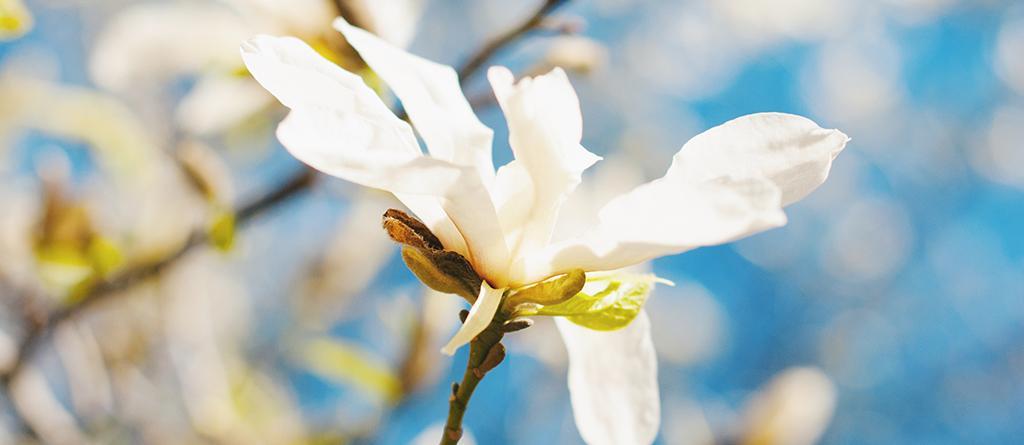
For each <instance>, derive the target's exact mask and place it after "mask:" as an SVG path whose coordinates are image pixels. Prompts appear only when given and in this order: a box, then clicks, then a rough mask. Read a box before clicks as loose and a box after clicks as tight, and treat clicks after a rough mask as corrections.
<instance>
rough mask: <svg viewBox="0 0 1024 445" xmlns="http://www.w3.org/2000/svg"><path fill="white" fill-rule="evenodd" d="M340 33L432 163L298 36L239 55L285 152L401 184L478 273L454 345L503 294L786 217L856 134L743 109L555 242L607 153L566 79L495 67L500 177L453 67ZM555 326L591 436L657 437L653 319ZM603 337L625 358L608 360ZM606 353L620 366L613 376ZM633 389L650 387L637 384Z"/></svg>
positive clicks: (367, 179)
mask: <svg viewBox="0 0 1024 445" xmlns="http://www.w3.org/2000/svg"><path fill="white" fill-rule="evenodd" d="M335 25H336V26H337V28H338V29H339V30H340V31H341V32H342V33H343V34H344V35H345V37H346V39H347V40H348V42H349V43H350V44H352V45H353V46H354V47H355V49H356V50H357V51H359V53H360V55H361V56H362V58H363V59H364V60H365V61H366V62H367V64H368V65H369V66H370V67H371V68H373V69H374V71H375V72H376V74H377V75H378V76H380V77H381V78H382V79H383V80H384V81H385V82H387V83H388V84H389V86H390V87H391V88H392V90H394V92H395V94H396V95H397V96H398V97H399V98H400V99H401V100H402V104H403V105H404V107H405V109H406V111H407V112H408V114H409V118H410V119H411V121H412V122H413V123H414V124H416V130H417V131H418V133H419V135H420V136H421V137H422V139H423V140H424V142H425V143H426V145H427V147H428V149H429V151H430V155H429V156H428V155H425V154H423V152H422V150H421V148H420V146H419V143H418V141H417V138H416V136H415V135H414V133H413V131H412V128H411V127H410V126H409V125H408V124H407V123H406V122H404V121H402V120H400V119H398V118H397V117H396V116H395V115H394V114H392V113H391V111H390V110H389V109H388V108H387V106H386V105H384V104H383V103H382V102H381V100H380V99H379V98H378V96H377V95H376V94H375V93H374V92H373V91H372V90H371V89H370V88H368V87H367V86H366V85H365V84H364V83H363V81H362V79H361V78H360V77H358V76H357V75H355V74H352V73H350V72H347V71H345V70H343V69H340V68H339V67H337V66H336V65H333V64H332V63H330V62H329V61H328V60H326V59H324V58H323V57H322V56H320V55H318V54H317V53H316V51H315V50H314V49H313V48H311V47H310V46H309V45H307V44H305V43H303V42H302V41H301V40H298V39H295V38H279V37H270V36H257V37H254V38H252V39H250V40H248V41H247V42H245V43H244V44H243V45H242V56H243V59H244V60H245V62H246V66H247V67H248V68H249V71H250V72H251V73H252V74H253V76H254V77H255V78H256V79H257V80H258V81H259V82H260V83H261V84H262V85H263V86H264V87H265V88H267V89H268V90H269V91H270V92H271V93H272V94H274V95H275V96H276V97H277V98H278V99H279V100H280V101H281V102H282V103H283V104H284V105H285V106H287V107H288V108H290V109H291V112H290V114H289V115H288V117H287V118H285V120H284V121H283V122H282V123H281V125H280V126H279V128H278V132H277V135H278V138H279V139H280V140H281V142H282V143H283V144H284V146H285V147H286V148H288V150H289V151H290V152H291V153H292V154H293V155H294V156H296V157H297V158H298V159H299V160H301V161H303V162H305V163H307V164H309V165H311V166H313V167H315V168H317V169H319V170H321V171H324V172H326V173H328V174H331V175H334V176H338V177H341V178H344V179H347V180H349V181H352V182H355V183H358V184H361V185H364V186H368V187H373V188H378V189H382V190H386V191H389V192H391V193H393V194H395V196H396V197H397V198H398V199H399V200H401V201H402V202H403V203H404V204H405V205H406V206H407V207H409V208H410V209H411V210H412V211H413V212H414V213H416V214H417V216H419V217H420V218H421V219H422V220H423V221H424V222H425V223H426V224H427V225H428V226H429V228H430V229H431V231H432V232H433V233H434V234H436V236H437V237H438V238H439V239H440V241H441V244H442V245H443V246H444V248H446V249H448V250H451V251H454V252H457V253H459V254H461V255H462V256H463V257H465V258H467V259H468V260H469V261H470V262H471V263H472V265H473V268H474V270H475V271H476V272H477V273H478V274H480V275H481V277H482V278H483V279H484V281H483V283H482V285H481V289H480V292H479V296H478V297H477V299H476V301H475V302H474V304H473V307H472V308H471V309H470V311H469V315H468V317H467V319H466V320H465V323H464V324H463V326H462V327H461V329H460V330H459V332H457V333H456V335H455V336H454V337H453V338H452V340H451V341H450V342H449V343H448V345H446V346H445V348H444V352H446V353H448V354H452V353H454V351H455V349H456V348H457V347H459V346H461V345H463V344H466V343H468V342H469V341H470V340H471V339H472V338H473V337H475V336H476V335H477V334H479V333H480V332H481V331H483V330H484V329H485V328H486V326H487V325H488V324H489V323H490V322H491V320H492V318H493V317H494V314H495V313H496V311H497V310H498V306H499V304H500V303H501V301H502V296H503V294H504V293H505V290H507V289H510V288H518V287H521V286H524V285H528V284H531V283H535V282H537V281H539V280H543V279H546V278H548V277H552V276H555V275H559V274H564V273H567V272H569V271H572V270H579V269H583V270H585V271H608V270H614V269H619V268H623V267H627V266H630V265H633V264H637V263H641V262H644V261H647V260H649V259H652V258H655V257H658V256H663V255H667V254H673V253H679V252H683V251H687V250H690V249H693V248H697V247H700V246H705V245H713V244H719V243H723V242H728V241H732V240H734V239H737V238H741V237H743V236H746V235H749V234H752V233H756V232H759V231H762V230H766V229H769V228H773V227H778V226H780V225H783V224H785V214H784V213H783V212H782V207H783V206H785V205H789V204H791V203H793V202H795V201H798V200H800V199H802V198H803V197H805V196H806V195H807V194H808V193H810V192H811V191H813V190H814V189H815V188H816V187H817V186H818V185H820V184H821V183H822V182H823V181H824V180H825V178H826V176H827V174H828V170H829V168H830V167H831V163H832V160H833V159H834V158H835V156H837V155H838V153H839V152H840V151H841V150H842V149H843V148H844V147H845V145H846V142H847V141H848V140H849V138H847V137H846V135H844V134H843V133H841V132H839V131H837V130H825V129H822V128H820V127H818V126H817V125H816V124H814V123H813V122H812V121H810V120H808V119H806V118H802V117H799V116H793V115H787V114H778V113H763V114H755V115H750V116H745V117H741V118H739V119H736V120H733V121H730V122H727V123H725V124H723V125H721V126H718V127H715V128H713V129H711V130H708V131H706V132H704V133H702V134H701V135H698V136H697V137H695V138H693V139H691V140H690V142H688V143H687V144H686V145H685V146H684V147H683V149H682V150H680V152H679V153H678V154H677V155H676V156H675V157H674V158H673V162H672V165H671V167H670V168H669V169H668V172H667V173H666V175H665V176H664V177H663V178H661V179H658V180H655V181H652V182H649V183H647V184H643V185H641V186H639V187H637V188H635V189H633V190H632V191H629V192H627V193H624V194H622V195H620V196H618V197H616V198H614V199H612V200H611V201H610V202H608V203H606V204H605V205H604V206H603V208H602V209H601V211H600V212H599V215H598V218H597V224H596V225H594V226H591V227H589V228H586V229H581V230H578V231H577V233H574V234H573V236H570V237H568V238H566V239H563V240H555V239H552V232H553V230H554V228H555V227H557V225H558V224H557V223H558V221H559V210H560V209H561V207H562V204H563V203H564V202H565V201H566V199H567V197H568V196H570V195H571V194H572V192H573V191H574V190H575V189H576V187H577V186H578V185H579V184H580V182H581V176H582V174H583V171H584V170H586V169H587V168H589V167H590V166H591V165H593V164H594V163H595V162H597V161H598V160H600V158H599V157H597V156H596V155H594V154H593V153H590V152H589V151H587V150H586V149H585V148H584V147H583V146H581V145H580V139H581V133H582V118H581V116H580V110H579V103H578V99H577V97H576V94H575V91H574V90H573V89H572V87H571V85H570V84H569V82H568V78H567V76H566V75H565V72H564V71H562V70H560V69H555V70H553V71H552V72H551V73H548V74H544V75H541V76H537V77H532V78H525V79H523V80H521V81H519V82H515V81H514V79H513V76H512V73H511V72H510V71H509V70H508V69H506V68H503V67H495V68H492V69H491V70H490V72H489V79H490V81H491V84H492V86H493V88H494V91H495V95H496V96H497V98H498V102H499V104H500V105H501V108H502V110H503V111H504V114H505V117H506V120H507V121H508V125H509V131H510V144H511V146H512V149H513V152H514V154H515V156H516V159H515V160H514V161H512V162H511V163H509V164H507V165H506V166H504V167H502V168H500V169H498V170H497V171H495V170H494V167H493V161H492V159H491V139H492V131H491V130H490V129H488V128H487V127H485V126H483V124H482V123H481V122H480V121H479V120H478V119H477V117H476V116H475V115H474V114H473V111H472V110H471V109H470V107H469V104H468V103H467V101H466V99H465V97H463V95H462V91H461V88H460V87H459V84H458V81H457V77H456V74H455V72H454V70H453V69H451V68H450V67H447V66H443V65H438V64H435V63H432V62H429V61H427V60H425V59H422V58H419V57H416V56H414V55H411V54H408V53H406V52H404V51H402V50H401V49H399V48H397V47H394V46H392V45H389V44H387V43H386V42H384V41H383V40H380V39H379V38H377V37H375V36H373V35H372V34H370V33H368V32H366V31H363V30H361V29H359V28H356V27H353V26H351V25H350V24H348V23H347V22H346V21H344V19H339V20H338V21H337V22H336V24H335ZM343 135H344V136H343ZM342 140H344V141H345V142H344V143H341V142H340V141H342ZM558 322H559V329H560V331H561V332H562V335H563V336H564V337H565V338H566V344H567V346H568V349H569V357H570V370H569V386H570V390H571V392H572V394H573V406H574V412H575V413H576V422H577V425H578V426H579V428H580V431H581V434H582V435H583V437H584V438H585V440H587V442H589V443H591V444H604V443H634V442H636V443H646V442H650V441H652V440H653V439H654V437H655V435H656V433H657V427H658V421H659V419H658V418H659V404H658V393H657V386H656V367H655V366H654V365H653V364H654V349H653V344H652V342H651V340H650V333H649V326H648V322H647V317H646V316H645V315H644V314H643V313H641V314H640V316H639V317H638V319H637V321H634V322H633V323H632V324H630V325H629V326H628V327H626V328H624V329H622V330H620V331H617V332H611V333H608V332H590V331H588V330H586V329H585V328H582V327H580V326H577V325H573V324H571V323H569V322H567V321H565V320H561V319H559V320H558ZM608 345H614V347H612V349H614V350H616V351H622V352H623V355H621V356H620V355H616V354H607V353H606V352H607V349H608V348H609V346H608ZM608 360H614V361H615V363H629V364H630V365H629V366H625V367H623V366H619V367H618V369H619V370H620V372H616V373H609V372H608V370H609V369H612V368H614V367H613V366H612V365H611V362H608ZM609 378H611V379H613V380H614V383H609V382H608V379H609ZM635 382H643V384H641V385H638V386H636V387H632V388H630V385H632V384H634V383H635ZM624 385H625V386H624ZM622 388H629V389H628V390H622Z"/></svg>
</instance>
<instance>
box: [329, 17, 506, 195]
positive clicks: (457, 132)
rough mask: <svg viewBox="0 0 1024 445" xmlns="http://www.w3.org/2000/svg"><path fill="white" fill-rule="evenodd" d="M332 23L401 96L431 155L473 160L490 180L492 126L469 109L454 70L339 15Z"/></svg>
mask: <svg viewBox="0 0 1024 445" xmlns="http://www.w3.org/2000/svg"><path fill="white" fill-rule="evenodd" d="M334 27H335V28H336V29H338V30H339V31H341V32H342V33H343V34H344V35H345V38H346V39H347V40H348V42H349V43H350V44H351V45H352V46H353V47H355V48H356V50H357V51H359V55H360V56H362V58H363V60H365V61H366V63H367V64H368V65H370V68H373V71H374V72H376V73H377V75H379V76H380V77H381V78H382V79H384V81H385V82H387V84H388V86H390V87H391V89H392V90H394V92H395V94H396V95H397V96H398V98H399V99H401V101H402V105H403V106H404V107H405V111H406V112H408V113H409V118H410V119H411V120H412V122H413V124H414V125H415V126H416V130H417V131H418V132H419V133H420V135H421V136H423V140H424V142H426V144H427V148H428V149H429V150H430V154H431V156H433V157H435V158H438V159H443V160H446V161H451V162H454V163H456V164H459V165H468V166H474V167H476V168H477V169H478V170H479V171H480V177H481V178H482V179H483V181H484V183H485V184H489V183H490V182H491V180H492V178H493V177H494V163H493V161H492V160H491V139H492V136H493V132H492V131H491V129H490V128H487V127H486V126H484V124H482V123H481V122H480V120H479V119H477V117H476V115H475V114H473V110H472V108H470V106H469V102H467V101H466V97H465V96H463V94H462V88H461V87H460V86H459V80H458V76H457V75H456V74H455V70H453V69H452V68H451V67H449V66H445V65H440V64H437V63H434V62H431V61H429V60H426V59H423V58H421V57H418V56H415V55H412V54H409V53H407V52H405V51H404V50H402V49H400V48H397V47H395V46H392V45H391V44H389V43H387V42H385V41H383V40H381V39H380V38H378V37H376V36H374V35H373V34H370V33H368V32H366V31H363V30H362V29H359V28H356V27H354V26H352V25H349V24H348V22H346V21H345V19H343V18H341V17H339V18H338V19H337V20H335V22H334Z"/></svg>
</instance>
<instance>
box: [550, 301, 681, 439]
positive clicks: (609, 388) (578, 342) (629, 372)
mask: <svg viewBox="0 0 1024 445" xmlns="http://www.w3.org/2000/svg"><path fill="white" fill-rule="evenodd" d="M555 321H556V323H557V325H558V330H559V332H561V333H562V339H563V340H564V341H565V347H566V349H567V350H568V352H569V393H570V395H571V398H572V411H573V416H574V417H575V418H576V427H577V428H578V429H579V431H580V435H581V436H583V440H585V441H586V442H587V443H588V444H589V445H618V444H630V445H642V444H650V443H651V442H654V438H655V437H656V436H657V435H658V425H659V422H660V417H661V414H660V411H661V408H660V400H659V396H658V362H657V356H656V355H655V352H654V343H653V342H652V341H651V327H650V321H649V320H648V318H647V314H646V313H644V312H641V313H640V315H639V316H637V318H636V320H634V321H633V322H632V323H630V324H629V326H626V327H625V328H622V329H619V330H617V331H610V332H603V331H594V330H590V329H587V328H584V327H581V326H578V325H575V324H573V323H572V322H570V321H568V320H565V319H563V318H557V319H556V320H555Z"/></svg>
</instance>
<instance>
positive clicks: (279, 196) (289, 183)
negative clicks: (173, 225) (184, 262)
mask: <svg viewBox="0 0 1024 445" xmlns="http://www.w3.org/2000/svg"><path fill="white" fill-rule="evenodd" d="M315 177H316V176H315V173H314V172H313V170H310V169H308V168H303V169H302V170H301V171H299V172H296V173H293V174H292V175H291V176H290V177H289V178H288V179H286V180H285V181H283V182H282V183H281V184H279V185H278V186H276V187H274V188H273V189H272V190H271V191H270V192H268V193H267V194H265V195H261V196H259V197H257V198H256V199H253V200H252V201H250V202H248V203H246V204H244V205H242V206H240V207H239V208H238V210H237V211H236V213H235V221H236V224H237V225H239V226H242V225H245V224H247V223H249V222H250V221H251V220H252V219H253V218H255V217H257V216H259V215H260V214H262V213H264V212H266V211H268V210H270V209H272V208H274V207H276V206H277V205H278V204H280V203H283V202H285V201H287V200H288V199H289V198H291V197H294V196H296V195H298V194H299V192H301V191H303V190H305V189H306V188H308V187H309V185H310V184H311V183H312V182H313V180H314V178H315ZM208 242H209V235H208V234H207V232H206V230H196V231H194V232H193V233H192V234H191V235H190V236H189V238H188V240H186V241H185V243H184V244H182V245H181V246H180V247H178V248H177V249H176V250H174V251H173V252H171V253H169V254H167V255H166V256H164V257H161V258H158V259H156V260H153V261H149V262H145V263H142V264H139V265H137V266H134V267H132V268H130V269H126V270H124V271H122V272H120V273H118V274H115V275H114V276H112V277H110V278H108V279H105V280H103V281H100V282H99V283H97V284H96V285H94V286H93V287H92V288H90V290H89V292H87V293H86V294H85V295H84V296H83V297H82V298H81V299H80V300H79V302H78V303H77V304H74V305H71V306H67V307H63V308H61V309H58V310H56V311H54V312H52V313H51V314H50V316H49V317H47V318H46V319H45V320H43V321H42V322H41V323H37V324H32V326H31V327H30V328H29V330H28V332H27V333H26V334H25V335H24V336H23V337H22V341H21V343H20V344H19V346H18V354H17V355H16V357H17V359H16V360H15V361H14V363H12V365H11V367H9V368H8V369H6V370H4V371H3V372H2V373H0V385H3V386H8V385H10V382H11V380H12V379H13V378H14V376H16V375H17V374H18V372H19V371H21V368H22V367H24V365H25V362H26V361H27V360H28V359H29V358H30V357H32V355H33V354H34V352H35V350H36V349H38V347H39V346H40V344H41V343H42V342H43V341H44V340H45V339H46V338H48V337H49V335H50V333H51V332H52V331H53V328H54V327H55V326H56V325H57V324H59V323H60V322H62V321H64V320H67V319H69V318H71V317H73V316H75V315H76V314H78V313H79V312H81V311H83V310H85V309H87V308H89V307H92V306H93V305H95V304H96V303H99V302H101V301H104V300H106V299H107V298H109V297H110V296H112V295H116V294H117V293H118V292H119V291H123V290H125V289H129V288H131V287H132V286H134V285H135V284H137V283H139V282H141V281H144V280H146V279H147V278H150V277H153V276H156V275H158V274H160V272H162V271H163V270H165V269H167V268H168V267H170V266H171V265H173V264H174V263H176V262H177V261H178V260H179V259H181V258H182V257H184V256H185V255H186V254H188V253H189V252H191V251H192V250H193V249H195V248H196V247H199V246H203V245H206V244H207V243H208Z"/></svg>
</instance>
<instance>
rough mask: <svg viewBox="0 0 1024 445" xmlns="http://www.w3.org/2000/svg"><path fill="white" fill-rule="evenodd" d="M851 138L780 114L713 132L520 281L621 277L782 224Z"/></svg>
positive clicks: (527, 265) (534, 260) (533, 261)
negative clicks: (622, 272) (616, 273)
mask: <svg viewBox="0 0 1024 445" xmlns="http://www.w3.org/2000/svg"><path fill="white" fill-rule="evenodd" d="M848 140H849V138H848V137H846V135H844V134H842V133H841V132H839V131H836V130H825V129H822V128H820V127H818V126H817V125H816V124H815V123H814V122H812V121H810V120H808V119H806V118H803V117H799V116H793V115H788V114H779V113H762V114H754V115H749V116H744V117H741V118H739V119H735V120H733V121H730V122H727V123H725V124H723V125H720V126H718V127H715V128H712V129H710V130H708V131H706V132H704V133H702V134H700V135H698V136H697V137H695V138H693V139H692V140H691V141H690V142H687V143H686V145H685V146H684V147H683V148H682V150H680V152H679V153H678V154H676V156H675V158H674V160H673V163H672V166H671V167H670V168H669V170H668V172H667V173H666V174H665V176H664V177H663V178H661V179H658V180H655V181H652V182H650V183H647V184H644V185H642V186H640V187H637V188H636V189H634V190H633V191H631V192H629V193H626V194H624V195H621V196H619V197H618V198H616V199H613V200H612V201H610V202H609V203H608V204H607V205H605V207H604V208H602V210H601V212H600V215H599V223H598V225H597V227H596V228H593V229H592V230H591V231H590V232H588V233H587V234H586V235H584V236H581V237H578V238H574V239H570V240H566V241H563V242H560V243H557V244H555V245H551V246H548V247H547V248H546V249H544V250H543V251H541V252H540V253H537V254H533V255H529V256H528V257H525V258H521V259H520V260H519V262H518V263H517V264H516V265H515V266H514V267H513V272H512V274H513V280H514V281H516V282H519V281H523V282H529V281H530V280H535V279H539V278H544V277H546V276H549V275H551V274H556V273H562V272H565V271H568V270H571V269H573V268H577V267H581V268H583V269H585V270H588V271H592V270H611V269H617V268H620V267H625V266H629V265H631V264H636V263H639V262H642V261H646V260H649V259H652V258H655V257H659V256H663V255H670V254H676V253H680V252H684V251H686V250H690V249H693V248H696V247H701V246H708V245H715V244H721V243H726V242H730V241H733V240H736V239H738V238H742V237H745V236H748V235H751V234H754V233H757V232H759V231H762V230H766V229H770V228H773V227H778V226H781V225H783V224H785V222H786V218H785V214H784V213H783V212H782V207H783V206H785V205H786V204H789V203H792V202H793V201H795V200H798V199H800V198H802V197H804V196H806V195H807V194H808V193H810V192H811V191H812V190H814V189H815V188H816V187H817V186H818V185H820V184H821V183H822V182H823V181H824V180H825V178H826V177H827V176H828V171H829V168H830V167H831V165H832V160H833V159H834V158H835V157H836V155H838V154H839V152H840V151H842V149H843V148H844V147H845V146H846V142H847V141H848Z"/></svg>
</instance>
